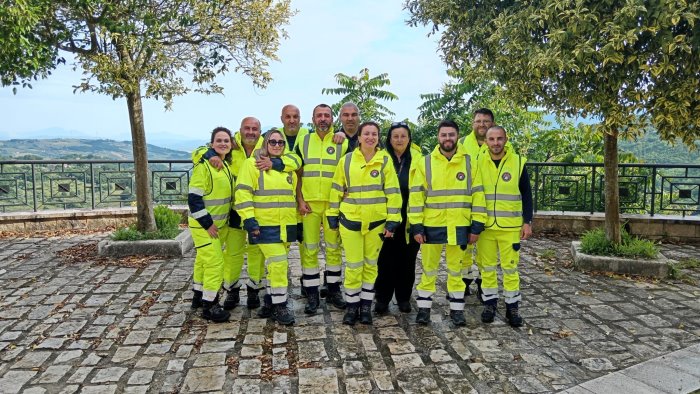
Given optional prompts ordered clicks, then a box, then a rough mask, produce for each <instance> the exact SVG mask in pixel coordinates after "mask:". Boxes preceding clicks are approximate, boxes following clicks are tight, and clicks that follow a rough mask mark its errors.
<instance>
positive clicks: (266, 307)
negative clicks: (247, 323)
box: [258, 294, 272, 319]
mask: <svg viewBox="0 0 700 394" xmlns="http://www.w3.org/2000/svg"><path fill="white" fill-rule="evenodd" d="M270 316H272V296H270V295H269V294H265V295H264V296H263V305H262V307H261V308H260V309H258V317H261V318H263V319H267V318H268V317H270Z"/></svg>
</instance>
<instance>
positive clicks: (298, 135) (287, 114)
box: [280, 104, 309, 153]
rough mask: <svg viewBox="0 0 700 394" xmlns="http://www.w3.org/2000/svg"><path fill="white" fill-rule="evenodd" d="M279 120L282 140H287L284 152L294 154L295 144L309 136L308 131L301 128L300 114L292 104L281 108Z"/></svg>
mask: <svg viewBox="0 0 700 394" xmlns="http://www.w3.org/2000/svg"><path fill="white" fill-rule="evenodd" d="M280 120H281V121H282V125H283V127H282V132H283V133H284V138H285V139H286V140H287V144H286V145H285V147H284V151H285V153H286V152H294V148H296V143H297V142H298V141H301V140H302V139H303V138H304V136H305V135H307V134H309V129H307V128H306V127H301V114H300V112H299V108H298V107H297V106H295V105H292V104H287V105H285V106H284V107H282V115H280Z"/></svg>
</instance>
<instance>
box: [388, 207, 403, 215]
mask: <svg viewBox="0 0 700 394" xmlns="http://www.w3.org/2000/svg"><path fill="white" fill-rule="evenodd" d="M386 212H387V213H388V214H389V215H393V214H396V213H401V208H387V209H386Z"/></svg>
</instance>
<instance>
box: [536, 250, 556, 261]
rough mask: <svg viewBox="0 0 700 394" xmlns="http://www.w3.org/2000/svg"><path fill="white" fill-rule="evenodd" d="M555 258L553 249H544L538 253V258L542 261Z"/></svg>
mask: <svg viewBox="0 0 700 394" xmlns="http://www.w3.org/2000/svg"><path fill="white" fill-rule="evenodd" d="M556 256H557V251H556V250H554V249H545V250H543V251H542V252H541V253H540V257H541V258H543V259H547V260H551V259H553V258H555V257H556Z"/></svg>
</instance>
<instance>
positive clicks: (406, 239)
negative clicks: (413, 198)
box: [374, 122, 423, 315]
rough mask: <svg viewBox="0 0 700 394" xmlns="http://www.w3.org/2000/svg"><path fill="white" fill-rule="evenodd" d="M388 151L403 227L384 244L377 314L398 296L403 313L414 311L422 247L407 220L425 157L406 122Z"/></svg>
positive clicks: (393, 131)
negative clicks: (416, 174)
mask: <svg viewBox="0 0 700 394" xmlns="http://www.w3.org/2000/svg"><path fill="white" fill-rule="evenodd" d="M386 151H387V153H388V154H389V156H390V157H391V162H392V164H393V165H394V169H395V170H396V174H397V175H398V177H399V186H400V189H401V198H402V204H401V224H399V226H398V228H397V229H396V234H397V235H396V236H395V237H393V238H389V239H387V240H385V241H384V244H383V245H382V250H381V252H380V253H379V261H378V263H377V265H378V267H379V276H378V277H377V283H376V290H377V303H376V304H375V307H374V311H375V313H377V314H378V315H383V314H385V313H387V312H388V311H389V303H390V302H391V298H392V297H393V296H394V295H396V302H397V303H398V305H399V310H400V311H401V312H404V313H408V312H410V311H411V292H412V291H413V285H414V283H415V280H416V256H417V255H418V249H419V248H420V245H419V244H418V243H417V242H416V241H415V240H414V239H413V237H411V236H409V235H408V233H407V231H406V230H407V229H408V228H409V226H408V225H407V223H406V222H407V220H406V209H407V206H408V192H409V185H410V177H411V175H412V174H413V170H414V169H415V163H417V162H418V159H419V158H420V157H422V156H423V155H422V154H421V151H420V148H419V147H418V146H417V145H415V144H413V143H411V129H410V127H409V126H408V124H407V123H406V122H394V123H392V124H391V127H390V128H389V132H388V133H387V136H386Z"/></svg>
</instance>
